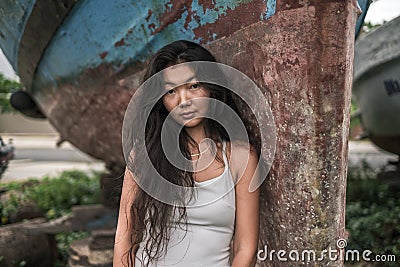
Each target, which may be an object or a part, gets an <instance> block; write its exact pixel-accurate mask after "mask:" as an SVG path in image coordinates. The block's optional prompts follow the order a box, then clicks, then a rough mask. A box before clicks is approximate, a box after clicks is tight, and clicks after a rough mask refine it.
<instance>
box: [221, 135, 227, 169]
mask: <svg viewBox="0 0 400 267" xmlns="http://www.w3.org/2000/svg"><path fill="white" fill-rule="evenodd" d="M222 157H223V159H224V164H225V168H227V167H228V156H227V154H226V141H225V140H223V141H222Z"/></svg>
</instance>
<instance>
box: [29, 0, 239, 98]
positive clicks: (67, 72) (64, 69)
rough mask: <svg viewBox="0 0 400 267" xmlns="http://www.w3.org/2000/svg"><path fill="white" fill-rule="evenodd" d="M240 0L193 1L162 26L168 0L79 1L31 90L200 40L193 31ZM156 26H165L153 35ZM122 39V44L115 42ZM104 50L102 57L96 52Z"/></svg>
mask: <svg viewBox="0 0 400 267" xmlns="http://www.w3.org/2000/svg"><path fill="white" fill-rule="evenodd" d="M241 2H243V1H237V0H236V1H235V0H229V1H226V0H217V1H216V2H215V4H214V8H212V9H210V8H208V9H207V8H204V7H203V6H202V5H200V4H199V2H198V0H194V1H193V2H192V3H191V13H190V14H189V13H188V11H187V10H186V11H184V12H183V13H182V14H181V17H180V18H179V19H177V20H176V21H175V22H173V23H171V24H168V25H167V26H165V25H162V21H161V17H162V15H163V14H164V13H165V12H168V11H171V9H173V6H172V5H171V3H170V1H168V0H162V1H147V0H136V1H132V0H121V1H118V2H115V1H109V0H87V1H78V2H77V3H76V4H75V6H74V7H73V9H72V10H71V11H70V13H69V15H68V17H67V18H66V19H65V20H64V23H63V24H62V25H60V28H59V30H58V32H57V33H56V34H55V36H54V37H53V39H52V40H51V42H50V43H49V46H48V48H47V49H46V51H45V53H44V54H43V56H42V60H41V62H40V64H39V66H38V68H37V73H36V77H35V82H34V84H33V88H32V90H33V91H35V92H37V91H39V90H42V88H43V87H47V86H48V84H47V83H48V82H50V81H51V80H49V76H52V75H53V76H54V77H64V78H66V79H68V77H70V78H72V77H74V76H75V75H76V74H77V73H82V72H83V71H85V70H86V69H88V68H95V67H97V66H99V65H101V64H103V63H110V64H113V65H116V66H119V65H120V64H129V63H131V62H136V61H142V62H143V61H145V60H146V59H147V58H148V57H149V56H150V55H151V54H153V53H154V52H155V51H157V50H158V49H159V48H161V47H162V46H164V45H165V44H166V43H169V42H172V41H175V40H178V39H188V40H193V41H196V42H201V41H202V39H201V37H196V36H195V33H194V30H195V29H196V28H198V27H200V26H202V25H205V24H207V23H210V24H212V23H214V22H216V21H217V20H218V19H219V18H220V17H221V16H223V15H225V14H226V11H227V10H228V9H234V8H235V7H237V6H238V5H240V3H241ZM149 11H150V13H149ZM187 22H188V23H187ZM159 27H164V28H163V30H162V31H160V32H159V33H157V34H155V35H153V33H154V31H155V29H158V28H159ZM209 35H210V36H209V38H208V39H212V40H215V38H217V36H216V34H215V33H213V32H210V33H209ZM121 40H123V43H124V45H120V46H118V47H115V43H116V42H118V41H121ZM105 52H106V53H107V54H106V55H107V56H101V55H104V54H103V53H105ZM53 82H54V80H53ZM52 86H56V84H52Z"/></svg>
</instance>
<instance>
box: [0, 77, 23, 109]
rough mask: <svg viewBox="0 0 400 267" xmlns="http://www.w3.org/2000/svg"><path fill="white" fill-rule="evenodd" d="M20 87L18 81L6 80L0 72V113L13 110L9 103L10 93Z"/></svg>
mask: <svg viewBox="0 0 400 267" xmlns="http://www.w3.org/2000/svg"><path fill="white" fill-rule="evenodd" d="M20 88H21V84H20V83H18V82H16V81H11V80H8V79H7V78H5V77H4V75H3V74H1V73H0V114H1V113H10V112H15V109H14V108H13V107H12V106H11V105H10V95H11V93H13V92H14V91H17V90H19V89H20Z"/></svg>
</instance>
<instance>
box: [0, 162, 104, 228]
mask: <svg viewBox="0 0 400 267" xmlns="http://www.w3.org/2000/svg"><path fill="white" fill-rule="evenodd" d="M99 175H100V173H96V172H95V173H94V176H93V177H89V176H88V175H86V174H85V173H84V172H82V171H76V170H73V171H64V172H62V173H61V174H60V176H59V177H55V178H51V177H45V178H43V179H41V180H37V179H31V180H29V181H28V182H25V183H9V184H5V185H4V186H3V187H5V189H6V190H8V191H9V192H11V193H10V197H9V199H8V200H7V201H5V202H3V203H1V202H0V215H1V224H5V223H7V222H8V218H9V216H10V214H11V213H13V212H15V211H16V210H18V208H19V207H20V206H21V205H22V204H23V203H27V202H34V203H36V204H37V205H38V207H39V208H40V209H41V210H42V211H43V212H45V213H46V217H47V219H55V218H58V217H61V216H63V215H65V214H67V213H69V212H70V209H71V207H72V206H74V205H85V204H95V203H99V202H100V185H99Z"/></svg>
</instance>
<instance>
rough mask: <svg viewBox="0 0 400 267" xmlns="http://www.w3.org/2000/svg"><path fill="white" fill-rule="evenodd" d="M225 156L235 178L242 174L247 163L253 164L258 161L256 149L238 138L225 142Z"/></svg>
mask: <svg viewBox="0 0 400 267" xmlns="http://www.w3.org/2000/svg"><path fill="white" fill-rule="evenodd" d="M227 157H228V161H229V164H230V169H231V172H232V174H233V175H234V178H235V180H237V179H239V178H240V177H241V176H242V174H243V172H244V171H245V169H246V167H247V166H248V165H254V164H255V163H256V162H257V161H258V155H257V151H256V149H255V148H254V147H253V146H252V145H251V144H249V143H247V142H244V141H240V140H235V141H232V142H227Z"/></svg>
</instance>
